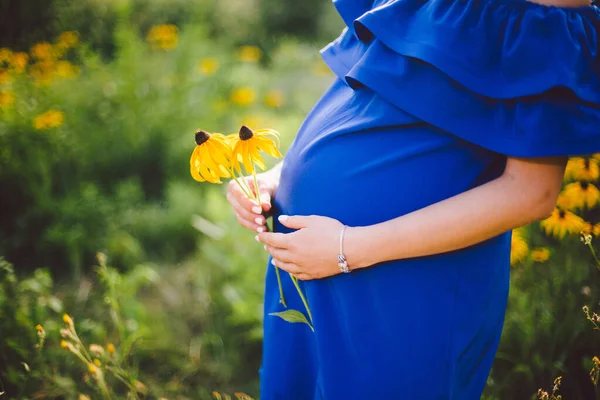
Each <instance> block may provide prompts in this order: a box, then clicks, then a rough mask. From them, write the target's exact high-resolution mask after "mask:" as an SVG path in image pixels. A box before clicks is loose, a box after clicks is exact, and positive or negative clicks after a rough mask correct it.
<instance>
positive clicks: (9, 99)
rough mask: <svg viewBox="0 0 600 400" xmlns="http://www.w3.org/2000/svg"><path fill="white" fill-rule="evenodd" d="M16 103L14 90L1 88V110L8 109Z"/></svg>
mask: <svg viewBox="0 0 600 400" xmlns="http://www.w3.org/2000/svg"><path fill="white" fill-rule="evenodd" d="M14 103H15V96H14V95H13V93H12V92H9V91H3V90H0V110H3V109H7V108H9V107H10V106H12V105H13V104H14Z"/></svg>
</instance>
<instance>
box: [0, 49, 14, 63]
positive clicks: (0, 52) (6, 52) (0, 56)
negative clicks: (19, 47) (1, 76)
mask: <svg viewBox="0 0 600 400" xmlns="http://www.w3.org/2000/svg"><path fill="white" fill-rule="evenodd" d="M12 58H13V51H12V50H11V49H7V48H4V47H3V48H0V68H2V67H7V66H9V65H10V63H11V62H12Z"/></svg>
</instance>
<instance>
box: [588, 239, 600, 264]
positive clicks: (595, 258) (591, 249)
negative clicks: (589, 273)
mask: <svg viewBox="0 0 600 400" xmlns="http://www.w3.org/2000/svg"><path fill="white" fill-rule="evenodd" d="M587 246H588V247H589V248H590V251H591V252H592V255H593V256H594V260H596V268H598V269H600V260H598V256H597V255H596V251H595V250H594V246H592V243H587Z"/></svg>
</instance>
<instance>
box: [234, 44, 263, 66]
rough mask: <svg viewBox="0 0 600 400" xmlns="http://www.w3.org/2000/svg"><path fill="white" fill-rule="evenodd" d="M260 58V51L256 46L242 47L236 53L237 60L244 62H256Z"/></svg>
mask: <svg viewBox="0 0 600 400" xmlns="http://www.w3.org/2000/svg"><path fill="white" fill-rule="evenodd" d="M261 57H262V50H261V49H259V48H258V47H256V46H242V47H240V49H239V51H238V58H239V59H240V60H241V61H244V62H252V63H255V62H258V61H259V60H260V58H261Z"/></svg>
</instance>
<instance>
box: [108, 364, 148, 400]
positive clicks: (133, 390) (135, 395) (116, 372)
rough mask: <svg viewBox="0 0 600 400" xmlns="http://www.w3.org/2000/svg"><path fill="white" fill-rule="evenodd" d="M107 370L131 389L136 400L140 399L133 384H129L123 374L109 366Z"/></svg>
mask: <svg viewBox="0 0 600 400" xmlns="http://www.w3.org/2000/svg"><path fill="white" fill-rule="evenodd" d="M105 369H106V370H107V371H110V372H111V373H112V374H113V376H114V377H115V378H117V379H118V380H119V381H121V382H123V384H124V385H125V386H127V387H128V388H129V390H130V391H131V393H132V394H133V396H134V397H135V399H136V400H139V399H140V398H139V397H138V395H137V390H136V389H135V387H134V386H133V385H132V384H131V383H129V382H127V380H126V379H125V378H124V377H123V376H122V375H121V373H120V372H119V371H118V370H117V369H116V368H114V367H109V366H107V367H106V368H105Z"/></svg>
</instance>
